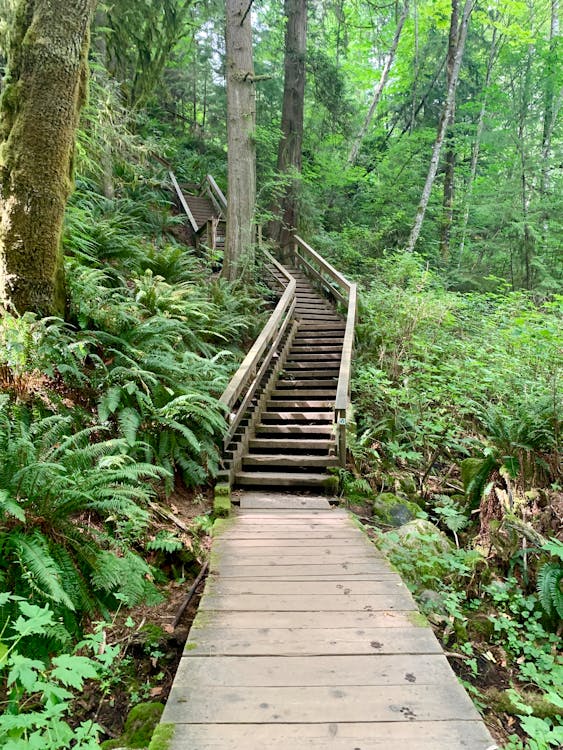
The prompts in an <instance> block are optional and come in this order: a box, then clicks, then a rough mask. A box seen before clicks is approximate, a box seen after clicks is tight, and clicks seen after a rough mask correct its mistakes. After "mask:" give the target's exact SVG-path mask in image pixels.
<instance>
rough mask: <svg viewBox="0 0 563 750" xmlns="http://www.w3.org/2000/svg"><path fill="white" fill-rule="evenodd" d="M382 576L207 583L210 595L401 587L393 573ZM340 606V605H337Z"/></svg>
mask: <svg viewBox="0 0 563 750" xmlns="http://www.w3.org/2000/svg"><path fill="white" fill-rule="evenodd" d="M388 576H389V577H388V578H387V579H385V580H382V579H379V578H378V577H377V576H376V575H374V576H373V577H372V578H371V580H369V581H344V582H338V581H279V580H268V581H261V580H256V579H246V578H243V579H239V578H229V579H224V578H220V579H218V578H214V579H212V580H209V581H208V583H207V592H208V594H209V595H211V596H220V595H223V594H224V595H225V596H233V595H235V596H244V595H247V594H251V595H256V596H263V595H269V596H274V597H277V596H304V597H310V596H334V597H342V596H346V597H349V596H350V597H351V596H362V595H364V594H366V595H374V596H381V595H387V594H389V595H391V596H393V595H394V594H395V592H396V591H397V590H399V591H403V590H404V589H405V584H404V583H403V582H402V580H401V579H400V577H399V576H398V575H397V574H396V573H389V574H388ZM341 608H342V606H341Z"/></svg>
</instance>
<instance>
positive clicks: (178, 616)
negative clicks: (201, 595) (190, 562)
mask: <svg viewBox="0 0 563 750" xmlns="http://www.w3.org/2000/svg"><path fill="white" fill-rule="evenodd" d="M208 567H209V563H208V562H206V563H204V564H203V567H202V568H201V570H200V571H199V575H198V577H197V578H196V579H195V581H194V582H193V583H192V585H191V588H190V590H189V591H188V593H187V595H186V598H185V599H184V601H183V602H182V604H181V605H180V609H179V610H178V612H177V613H176V617H175V618H174V622H173V623H172V628H173V629H174V630H175V629H176V628H177V627H178V623H179V622H180V620H181V619H182V615H183V614H184V612H185V611H186V608H187V606H188V604H189V603H190V602H191V600H192V598H193V595H194V594H195V591H196V589H197V587H198V586H199V584H200V583H201V580H202V578H203V576H204V575H205V574H206V573H207V568H208Z"/></svg>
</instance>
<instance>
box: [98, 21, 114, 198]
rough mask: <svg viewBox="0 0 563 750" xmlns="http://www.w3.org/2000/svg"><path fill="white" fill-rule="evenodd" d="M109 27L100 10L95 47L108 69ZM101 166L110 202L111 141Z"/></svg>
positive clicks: (105, 146) (106, 143)
mask: <svg viewBox="0 0 563 750" xmlns="http://www.w3.org/2000/svg"><path fill="white" fill-rule="evenodd" d="M107 25H108V14H107V12H106V11H105V10H104V9H103V8H98V10H97V11H96V15H95V17H94V34H93V36H94V39H93V46H94V48H95V50H96V52H97V53H98V55H99V57H100V62H101V63H102V65H103V66H104V67H105V68H106V70H107V69H108V45H107V37H106V31H105V29H106V28H107ZM100 162H101V163H100V166H101V169H102V183H101V186H100V187H101V189H102V193H103V194H104V196H105V197H106V198H108V199H109V200H113V198H114V197H115V188H114V184H113V158H112V153H111V140H110V139H109V138H108V139H104V142H103V144H102V153H101V160H100Z"/></svg>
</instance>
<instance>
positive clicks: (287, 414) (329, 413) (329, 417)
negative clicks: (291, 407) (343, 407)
mask: <svg viewBox="0 0 563 750" xmlns="http://www.w3.org/2000/svg"><path fill="white" fill-rule="evenodd" d="M261 419H262V422H274V421H280V422H332V421H333V420H334V411H333V410H332V409H327V410H326V411H316V412H315V411H265V412H262V417H261Z"/></svg>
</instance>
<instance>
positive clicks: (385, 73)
mask: <svg viewBox="0 0 563 750" xmlns="http://www.w3.org/2000/svg"><path fill="white" fill-rule="evenodd" d="M408 12H409V0H405V4H404V6H403V12H402V13H401V17H400V18H399V21H398V23H397V28H396V30H395V36H394V37H393V42H392V44H391V48H390V49H389V53H388V54H387V59H386V60H385V65H384V66H383V70H382V71H381V77H380V79H379V81H378V82H377V85H376V87H375V89H374V92H373V97H372V100H371V104H370V106H369V109H368V111H367V114H366V117H365V120H364V124H363V125H362V127H361V128H360V131H359V133H358V135H357V136H356V139H355V141H354V143H353V144H352V148H351V149H350V153H349V154H348V159H347V163H348V164H349V165H352V164H354V162H355V161H356V159H357V158H358V153H359V151H360V148H361V145H362V143H363V141H364V138H365V137H366V133H367V132H368V128H369V126H370V125H371V121H372V119H373V115H374V114H375V110H376V109H377V105H378V104H379V100H380V98H381V94H382V92H383V89H384V88H385V84H386V83H387V79H388V78H389V73H390V71H391V66H392V65H393V61H394V59H395V54H396V52H397V47H398V46H399V40H400V38H401V32H402V30H403V26H404V25H405V21H406V18H407V15H408Z"/></svg>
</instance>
